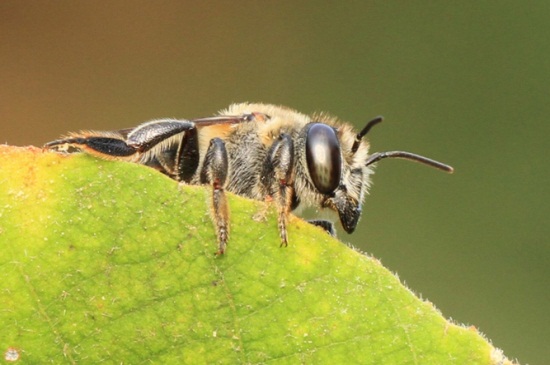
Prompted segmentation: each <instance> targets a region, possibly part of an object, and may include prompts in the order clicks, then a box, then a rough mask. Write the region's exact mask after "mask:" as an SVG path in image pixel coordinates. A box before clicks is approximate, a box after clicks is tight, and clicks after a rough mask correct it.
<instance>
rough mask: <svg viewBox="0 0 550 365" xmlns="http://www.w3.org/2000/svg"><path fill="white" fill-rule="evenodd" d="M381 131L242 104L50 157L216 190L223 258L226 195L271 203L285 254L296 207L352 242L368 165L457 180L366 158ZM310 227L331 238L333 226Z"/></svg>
mask: <svg viewBox="0 0 550 365" xmlns="http://www.w3.org/2000/svg"><path fill="white" fill-rule="evenodd" d="M381 121H382V118H381V117H377V118H375V119H373V120H371V121H370V122H368V123H367V124H366V126H365V127H364V128H363V129H362V130H361V131H359V132H358V133H357V132H354V131H353V128H352V127H351V126H350V125H349V124H346V123H342V122H340V121H338V120H337V119H336V118H333V117H330V116H328V115H325V114H319V115H312V116H308V115H305V114H302V113H299V112H297V111H295V110H292V109H289V108H286V107H282V106H275V105H269V104H252V103H242V104H233V105H231V106H229V108H227V109H225V110H222V111H221V112H220V113H218V114H217V115H216V116H213V117H207V118H199V119H192V120H186V119H159V120H153V121H150V122H146V123H143V124H140V125H139V126H137V127H136V128H131V129H123V130H120V131H113V132H95V131H83V132H79V133H71V134H69V135H68V136H66V137H63V138H61V139H58V140H56V141H53V142H49V143H47V144H46V145H45V147H46V148H48V149H54V150H69V149H76V150H80V151H84V152H87V153H89V154H91V155H94V156H98V157H101V158H104V159H115V160H124V161H130V162H134V163H139V164H143V165H146V166H150V167H152V168H155V169H157V170H159V171H160V172H162V173H164V174H166V175H168V176H170V177H171V178H173V179H174V180H177V181H179V182H182V183H186V184H193V185H209V186H211V187H212V190H213V195H212V203H211V204H212V212H213V214H212V216H213V222H214V225H215V229H216V233H217V240H218V251H217V252H218V254H223V253H224V252H225V250H226V247H227V242H228V239H229V218H228V217H229V207H228V204H227V199H226V196H225V191H226V190H227V191H230V192H232V193H235V194H238V195H241V196H244V197H247V198H251V199H256V200H270V201H273V202H274V205H275V206H276V209H277V214H278V228H279V234H280V237H281V245H282V246H286V245H287V244H288V236H287V229H286V226H287V219H288V215H289V213H290V212H291V211H292V210H294V209H296V208H297V207H298V206H300V205H305V206H314V207H319V208H326V209H330V210H333V211H336V212H337V213H338V215H339V218H340V222H341V223H342V227H343V228H344V230H345V231H346V232H348V233H352V232H353V231H354V230H355V227H356V226H357V222H358V221H359V218H360V217H361V206H362V203H363V200H364V197H365V193H366V191H367V189H368V188H369V184H370V175H371V174H372V173H373V171H372V165H373V164H374V163H376V162H378V161H379V160H381V159H384V158H390V157H391V158H394V157H395V158H404V159H408V160H413V161H417V162H420V163H423V164H426V165H429V166H432V167H435V168H438V169H440V170H443V171H447V172H452V171H453V169H452V167H450V166H448V165H445V164H443V163H441V162H438V161H435V160H432V159H429V158H426V157H423V156H420V155H417V154H413V153H410V152H403V151H388V152H377V153H372V154H369V144H368V142H367V141H365V140H364V139H363V137H364V136H365V135H366V134H367V133H368V132H369V130H370V129H371V128H372V127H373V126H374V125H376V124H378V123H380V122H381ZM310 222H311V223H312V224H315V225H318V226H321V227H323V228H324V229H325V230H327V231H328V232H329V233H333V232H334V229H333V224H332V223H331V222H328V221H326V220H312V221H310Z"/></svg>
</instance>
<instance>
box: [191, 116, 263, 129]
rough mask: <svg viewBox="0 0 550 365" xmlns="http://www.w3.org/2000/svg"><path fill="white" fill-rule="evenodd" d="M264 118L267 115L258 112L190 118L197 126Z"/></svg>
mask: <svg viewBox="0 0 550 365" xmlns="http://www.w3.org/2000/svg"><path fill="white" fill-rule="evenodd" d="M259 119H261V120H265V119H267V116H266V115H265V114H260V113H250V114H242V115H216V116H214V117H206V118H198V119H193V120H191V121H192V122H193V123H195V125H196V126H197V128H201V127H207V126H211V125H219V124H225V125H231V124H240V123H245V122H252V121H255V120H259Z"/></svg>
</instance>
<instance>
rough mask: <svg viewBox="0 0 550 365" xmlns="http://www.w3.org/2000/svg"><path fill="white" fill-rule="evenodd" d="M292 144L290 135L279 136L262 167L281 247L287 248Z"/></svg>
mask: <svg viewBox="0 0 550 365" xmlns="http://www.w3.org/2000/svg"><path fill="white" fill-rule="evenodd" d="M293 171H294V144H293V142H292V139H291V137H290V135H288V134H284V133H283V134H281V135H280V136H279V139H278V140H277V141H275V142H274V143H273V145H272V146H271V148H270V150H269V152H268V155H267V161H266V164H265V165H264V173H263V176H264V178H263V179H264V186H265V188H266V189H267V192H268V193H267V195H268V196H272V197H273V201H274V202H275V205H276V207H277V223H278V227H279V235H280V236H281V246H288V235H287V231H286V223H287V218H288V214H289V213H290V210H291V206H292V194H293V188H292V183H293V180H294V176H293Z"/></svg>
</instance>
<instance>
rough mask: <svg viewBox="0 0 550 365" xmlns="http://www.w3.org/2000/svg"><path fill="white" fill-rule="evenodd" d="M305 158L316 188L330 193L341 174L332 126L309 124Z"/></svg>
mask: <svg viewBox="0 0 550 365" xmlns="http://www.w3.org/2000/svg"><path fill="white" fill-rule="evenodd" d="M306 159H307V168H308V170H309V175H310V176H311V179H312V180H313V184H315V187H316V188H317V190H318V191H319V192H320V193H321V194H332V193H333V192H334V190H336V188H337V187H338V185H339V184H340V177H341V175H342V157H341V155H340V144H339V143H338V137H337V136H336V132H335V131H334V129H332V127H329V126H328V125H326V124H322V123H313V124H311V125H310V127H309V129H308V131H307V136H306Z"/></svg>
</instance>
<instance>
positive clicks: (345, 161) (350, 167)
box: [305, 117, 453, 233]
mask: <svg viewBox="0 0 550 365" xmlns="http://www.w3.org/2000/svg"><path fill="white" fill-rule="evenodd" d="M382 120H383V119H382V117H376V118H374V119H373V120H371V121H370V122H368V123H367V124H366V126H365V127H364V128H363V129H362V130H361V131H360V132H359V133H357V135H355V138H353V134H351V138H349V137H350V136H349V135H348V134H349V133H351V132H350V131H349V130H340V131H339V130H338V129H336V128H334V127H332V126H330V125H329V124H325V123H319V122H314V123H310V124H308V125H307V126H306V133H305V155H306V162H307V170H308V172H309V177H310V179H311V182H312V183H313V185H314V186H315V189H316V190H317V192H318V193H319V194H321V195H322V196H323V197H324V198H323V201H322V206H323V207H326V208H329V209H332V210H334V211H336V212H338V215H339V217H340V222H341V223H342V227H343V228H344V230H345V231H346V232H348V233H352V232H353V231H354V230H355V227H356V226H357V222H358V221H359V218H360V217H361V212H362V210H361V205H362V201H363V197H364V193H365V191H366V189H367V187H368V184H369V180H368V175H369V173H370V170H369V169H368V166H370V165H372V164H374V163H376V162H378V161H379V160H381V159H384V158H387V157H392V158H403V159H408V160H412V161H416V162H420V163H423V164H426V165H429V166H431V167H435V168H437V169H440V170H443V171H446V172H453V168H452V167H450V166H448V165H445V164H443V163H441V162H438V161H435V160H432V159H429V158H427V157H424V156H420V155H417V154H414V153H410V152H404V151H388V152H377V153H373V154H371V155H367V154H366V149H365V148H360V147H361V140H362V138H363V137H364V136H365V135H366V134H367V133H368V132H369V131H370V129H371V128H372V127H373V126H375V125H376V124H378V123H380V122H382ZM342 143H344V144H345V145H344V146H343V147H342ZM358 151H360V152H358Z"/></svg>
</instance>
